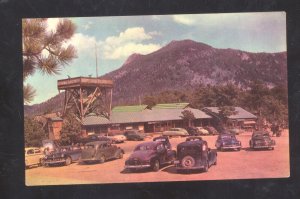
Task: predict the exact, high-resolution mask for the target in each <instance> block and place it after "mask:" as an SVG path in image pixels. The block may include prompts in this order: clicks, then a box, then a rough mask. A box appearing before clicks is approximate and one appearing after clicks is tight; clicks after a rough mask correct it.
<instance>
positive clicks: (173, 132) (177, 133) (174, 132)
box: [162, 128, 189, 137]
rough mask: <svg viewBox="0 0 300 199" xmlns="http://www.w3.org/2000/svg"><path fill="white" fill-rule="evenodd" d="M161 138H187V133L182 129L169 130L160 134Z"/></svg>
mask: <svg viewBox="0 0 300 199" xmlns="http://www.w3.org/2000/svg"><path fill="white" fill-rule="evenodd" d="M162 135H163V136H169V137H172V136H188V135H189V133H188V132H187V130H185V129H183V128H171V129H170V130H168V131H164V132H162Z"/></svg>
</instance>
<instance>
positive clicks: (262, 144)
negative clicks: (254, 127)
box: [249, 131, 275, 150]
mask: <svg viewBox="0 0 300 199" xmlns="http://www.w3.org/2000/svg"><path fill="white" fill-rule="evenodd" d="M249 145H250V148H251V149H261V148H265V149H271V150H274V147H275V140H272V139H271V137H270V134H269V133H268V132H267V131H256V132H254V133H253V134H252V137H251V140H250V141H249Z"/></svg>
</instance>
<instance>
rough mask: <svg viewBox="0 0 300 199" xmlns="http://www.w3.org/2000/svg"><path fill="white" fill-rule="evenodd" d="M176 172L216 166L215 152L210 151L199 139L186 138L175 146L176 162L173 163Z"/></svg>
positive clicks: (204, 142) (205, 169)
mask: <svg viewBox="0 0 300 199" xmlns="http://www.w3.org/2000/svg"><path fill="white" fill-rule="evenodd" d="M174 164H175V166H176V169H177V171H182V170H196V169H203V170H204V171H205V172H206V171H208V168H209V167H210V166H211V165H216V164H217V151H216V150H215V149H210V148H208V146H207V142H206V141H205V140H202V138H201V137H191V138H187V140H186V141H185V142H182V143H180V144H178V145H177V160H175V161H174Z"/></svg>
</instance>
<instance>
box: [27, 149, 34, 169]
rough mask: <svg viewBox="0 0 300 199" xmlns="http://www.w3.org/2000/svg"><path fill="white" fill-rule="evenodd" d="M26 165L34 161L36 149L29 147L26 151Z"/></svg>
mask: <svg viewBox="0 0 300 199" xmlns="http://www.w3.org/2000/svg"><path fill="white" fill-rule="evenodd" d="M25 161H26V165H27V166H28V165H32V164H33V163H34V149H28V150H27V151H26V159H25Z"/></svg>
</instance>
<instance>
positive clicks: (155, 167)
mask: <svg viewBox="0 0 300 199" xmlns="http://www.w3.org/2000/svg"><path fill="white" fill-rule="evenodd" d="M159 168H160V164H159V161H158V160H154V161H153V165H152V170H153V171H158V170H159Z"/></svg>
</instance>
